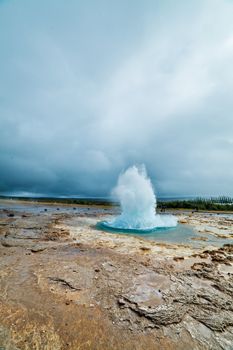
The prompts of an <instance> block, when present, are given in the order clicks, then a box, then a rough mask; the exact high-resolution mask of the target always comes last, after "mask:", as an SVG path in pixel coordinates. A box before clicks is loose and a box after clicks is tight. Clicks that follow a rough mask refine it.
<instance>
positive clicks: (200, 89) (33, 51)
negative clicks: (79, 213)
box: [0, 0, 233, 196]
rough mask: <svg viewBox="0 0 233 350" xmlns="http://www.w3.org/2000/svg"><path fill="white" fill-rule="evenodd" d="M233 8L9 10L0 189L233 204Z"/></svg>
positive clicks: (2, 56)
mask: <svg viewBox="0 0 233 350" xmlns="http://www.w3.org/2000/svg"><path fill="white" fill-rule="evenodd" d="M232 18H233V2H232V1H230V0H193V1H192V0H190V1H184V0H180V1H169V0H158V1H152V0H151V1H149V0H143V1H136V0H129V1H123V0H119V1H108V0H100V1H94V0H92V1H91V0H85V1H75V0H70V1H65V0H58V1H57V0H56V1H55V0H54V1H52V0H42V1H29V0H28V1H26V0H21V1H16V0H8V1H7V0H5V1H0V50H1V51H0V191H1V192H2V193H4V192H5V193H9V192H11V193H18V192H34V193H43V194H46V193H48V194H60V195H92V196H105V195H107V194H108V193H110V191H111V188H112V187H113V186H114V184H115V183H116V179H117V177H118V174H119V172H121V171H122V170H124V169H125V168H127V167H128V166H131V165H132V164H141V163H144V164H145V166H146V167H147V171H148V175H149V176H150V177H151V179H152V182H153V184H154V186H155V189H156V191H157V193H158V194H159V195H193V194H197V195H220V194H224V195H233V21H232Z"/></svg>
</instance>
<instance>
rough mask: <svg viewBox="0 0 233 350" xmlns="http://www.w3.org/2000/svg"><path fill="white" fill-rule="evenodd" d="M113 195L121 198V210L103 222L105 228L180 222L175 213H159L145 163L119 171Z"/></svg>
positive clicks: (142, 227) (145, 228)
mask: <svg viewBox="0 0 233 350" xmlns="http://www.w3.org/2000/svg"><path fill="white" fill-rule="evenodd" d="M112 194H113V196H114V197H115V198H116V199H117V200H119V202H120V205H121V210H122V213H121V215H119V216H117V217H115V218H114V219H113V220H110V221H104V222H102V225H104V226H106V227H110V228H113V229H119V230H120V229H123V230H138V231H152V230H155V229H157V228H164V227H175V226H176V225H177V219H176V217H175V216H172V215H158V214H156V197H155V194H154V190H153V187H152V184H151V181H150V179H149V178H148V176H147V173H146V169H145V167H144V166H141V167H137V166H132V167H130V168H128V169H127V170H126V171H125V172H124V173H122V174H120V176H119V178H118V183H117V186H116V187H115V188H114V189H113V191H112Z"/></svg>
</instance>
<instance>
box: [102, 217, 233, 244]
mask: <svg viewBox="0 0 233 350" xmlns="http://www.w3.org/2000/svg"><path fill="white" fill-rule="evenodd" d="M96 228H97V229H98V230H103V231H107V232H112V233H119V234H124V235H132V236H136V237H138V238H143V239H148V240H152V241H156V242H164V243H174V244H188V245H191V246H194V247H204V246H207V245H214V246H222V245H223V244H226V243H233V239H223V238H218V237H215V236H213V235H209V234H206V233H204V234H199V233H198V232H196V231H195V230H194V229H193V228H192V227H191V226H188V225H184V224H178V225H177V226H176V227H172V228H155V229H154V230H128V229H116V228H112V227H109V226H108V225H107V223H106V222H105V221H101V222H98V223H97V225H96ZM201 237H205V238H206V239H207V240H205V241H202V240H196V239H198V238H201Z"/></svg>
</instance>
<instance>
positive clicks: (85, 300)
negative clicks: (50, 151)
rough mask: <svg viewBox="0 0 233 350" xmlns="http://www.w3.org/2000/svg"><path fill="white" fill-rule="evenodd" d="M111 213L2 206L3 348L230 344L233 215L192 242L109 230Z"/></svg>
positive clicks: (200, 228) (228, 347) (193, 218)
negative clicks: (106, 222) (102, 224)
mask: <svg viewBox="0 0 233 350" xmlns="http://www.w3.org/2000/svg"><path fill="white" fill-rule="evenodd" d="M106 215H112V212H111V210H108V209H106V208H97V207H94V206H93V207H84V206H75V207H74V208H73V206H72V207H71V206H68V205H67V206H65V205H63V206H61V205H59V206H58V205H56V206H55V205H45V204H43V205H40V204H37V203H24V204H23V203H21V202H10V201H4V200H2V201H1V203H0V240H1V241H0V243H1V244H0V256H1V260H0V267H1V268H0V347H2V348H3V349H6V350H17V349H20V350H26V349H27V350H34V349H37V350H40V349H41V350H42V349H43V350H60V349H71V350H78V349H80V350H87V349H96V350H100V349H101V350H103V349H106V350H111V349H112V350H114V349H116V350H122V349H126V350H134V349H138V350H141V349H145V350H149V349H154V350H156V349H160V350H163V349H164V350H165V349H176V350H181V349H183V350H188V349H192V350H195V349H214V350H220V349H221V350H223V349H224V350H232V349H233V303H232V301H233V300H232V297H233V245H232V238H233V216H232V215H231V214H229V215H213V214H206V213H187V212H186V213H185V212H179V214H177V216H178V219H179V221H180V225H181V227H185V226H187V227H189V228H190V229H193V230H194V236H193V237H191V238H190V241H189V242H185V244H181V243H180V242H179V244H176V243H175V242H173V243H171V242H170V243H169V242H167V241H166V239H165V240H164V242H163V241H161V240H160V241H156V238H155V239H145V238H146V237H144V238H143V237H142V236H140V237H139V236H138V237H135V236H133V235H123V234H117V233H108V232H103V231H100V230H97V229H96V227H95V225H96V223H97V222H98V221H100V220H102V219H103V217H105V216H106Z"/></svg>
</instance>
